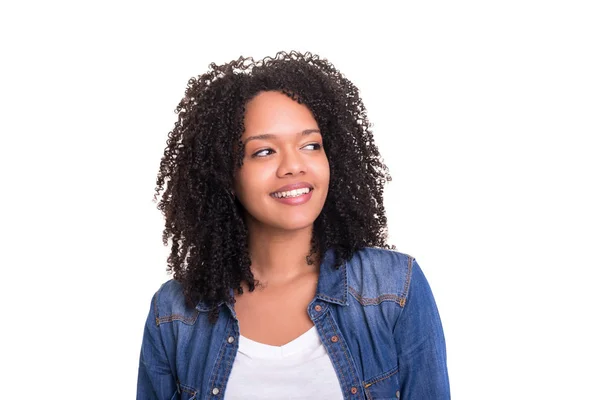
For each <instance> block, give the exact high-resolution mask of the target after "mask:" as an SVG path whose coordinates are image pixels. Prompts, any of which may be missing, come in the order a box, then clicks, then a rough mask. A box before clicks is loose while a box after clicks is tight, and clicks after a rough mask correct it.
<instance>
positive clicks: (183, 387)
mask: <svg viewBox="0 0 600 400" xmlns="http://www.w3.org/2000/svg"><path fill="white" fill-rule="evenodd" d="M177 384H178V385H179V388H180V389H181V391H182V392H187V393H189V394H191V395H192V396H195V395H196V393H197V391H196V390H195V389H194V388H192V387H190V386H186V385H184V384H183V383H181V382H179V381H177Z"/></svg>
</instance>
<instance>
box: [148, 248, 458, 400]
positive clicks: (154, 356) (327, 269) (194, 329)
mask: <svg viewBox="0 0 600 400" xmlns="http://www.w3.org/2000/svg"><path fill="white" fill-rule="evenodd" d="M333 264H334V254H333V251H331V250H329V251H327V252H326V253H325V255H324V257H323V260H322V262H321V269H320V272H319V282H318V284H317V293H316V295H315V297H314V299H313V301H312V302H311V303H310V304H309V306H308V309H307V311H308V314H309V316H310V318H311V319H312V321H313V322H314V324H315V326H316V328H317V331H318V333H319V336H320V337H321V341H322V342H323V344H324V346H325V348H326V350H327V352H328V354H329V357H330V359H331V361H332V364H333V367H334V369H335V371H336V373H337V376H338V379H339V383H340V386H341V388H342V393H343V394H344V398H345V399H353V400H354V399H357V400H358V399H398V398H400V399H403V400H407V399H418V400H428V399H435V400H443V399H449V398H450V389H449V382H448V372H447V367H446V346H445V341H444V334H443V331H442V325H441V322H440V317H439V314H438V310H437V307H436V304H435V301H434V298H433V295H432V293H431V289H430V288H429V284H428V283H427V280H426V279H425V276H424V275H423V272H422V271H421V269H420V268H419V266H418V264H417V263H416V261H415V260H414V259H413V258H412V257H410V256H408V255H406V254H402V253H399V252H396V251H391V250H384V249H377V248H365V249H362V250H360V251H357V252H356V253H355V254H354V255H353V257H352V258H351V260H349V261H347V262H345V263H344V264H343V265H342V266H341V267H340V269H338V270H336V269H334V268H333ZM208 311H209V308H208V307H207V306H206V305H205V304H204V303H202V302H200V303H199V304H198V305H197V306H196V308H195V309H190V308H187V307H186V306H185V302H184V297H183V292H182V289H181V286H180V284H179V283H178V282H176V281H174V280H170V281H167V282H166V283H164V284H163V285H162V286H161V288H160V289H159V290H158V291H157V292H156V294H155V295H154V297H153V299H152V304H151V307H150V312H149V315H148V319H147V321H146V326H145V329H144V336H143V341H142V350H141V354H140V364H139V372H138V389H137V396H138V399H161V400H162V399H215V400H216V399H222V398H223V395H224V393H225V387H226V385H227V380H228V378H229V374H230V372H231V367H232V365H233V360H234V358H235V356H236V353H237V348H238V338H239V334H240V333H239V327H238V322H237V318H236V315H235V309H234V308H233V307H232V306H231V305H229V304H221V306H220V314H219V319H218V321H217V323H216V324H214V325H211V324H210V323H209V322H208Z"/></svg>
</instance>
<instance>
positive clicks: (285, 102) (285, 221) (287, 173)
mask: <svg viewBox="0 0 600 400" xmlns="http://www.w3.org/2000/svg"><path fill="white" fill-rule="evenodd" d="M242 143H243V148H242V151H243V152H244V162H243V165H242V167H241V168H240V169H238V170H237V171H236V174H235V179H234V190H235V195H236V197H237V198H238V200H239V201H240V203H241V204H242V205H243V206H244V208H245V209H246V211H247V213H248V215H247V217H248V223H250V224H253V225H255V224H258V225H262V226H264V227H270V228H276V229H283V230H297V229H302V228H306V227H309V226H312V224H313V222H314V221H315V219H316V218H317V217H318V216H319V214H320V213H321V210H322V209H323V205H324V204H325V199H326V197H327V191H328V188H329V162H328V160H327V156H326V154H325V150H324V149H323V138H322V137H321V134H320V132H319V127H318V125H317V122H316V121H315V119H314V117H313V115H312V113H311V111H310V110H309V109H308V107H306V106H305V105H301V104H299V103H297V102H295V101H294V100H292V99H290V98H289V97H288V96H286V95H284V94H282V93H280V92H274V91H269V92H261V93H259V94H258V95H257V96H255V97H254V98H252V99H251V100H250V101H249V102H248V103H247V104H246V114H245V116H244V132H243V134H242ZM290 185H291V186H290Z"/></svg>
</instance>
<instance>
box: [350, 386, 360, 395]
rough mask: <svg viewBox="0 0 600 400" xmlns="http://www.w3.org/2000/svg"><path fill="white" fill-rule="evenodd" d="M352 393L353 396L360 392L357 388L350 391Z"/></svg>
mask: <svg viewBox="0 0 600 400" xmlns="http://www.w3.org/2000/svg"><path fill="white" fill-rule="evenodd" d="M350 392H351V393H352V394H356V393H357V392H358V389H357V388H355V387H353V388H352V389H350Z"/></svg>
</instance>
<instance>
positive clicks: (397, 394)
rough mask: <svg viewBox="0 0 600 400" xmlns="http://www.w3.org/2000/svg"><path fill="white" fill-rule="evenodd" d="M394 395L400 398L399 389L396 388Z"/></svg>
mask: <svg viewBox="0 0 600 400" xmlns="http://www.w3.org/2000/svg"><path fill="white" fill-rule="evenodd" d="M396 397H397V398H400V391H399V390H398V391H396Z"/></svg>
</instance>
